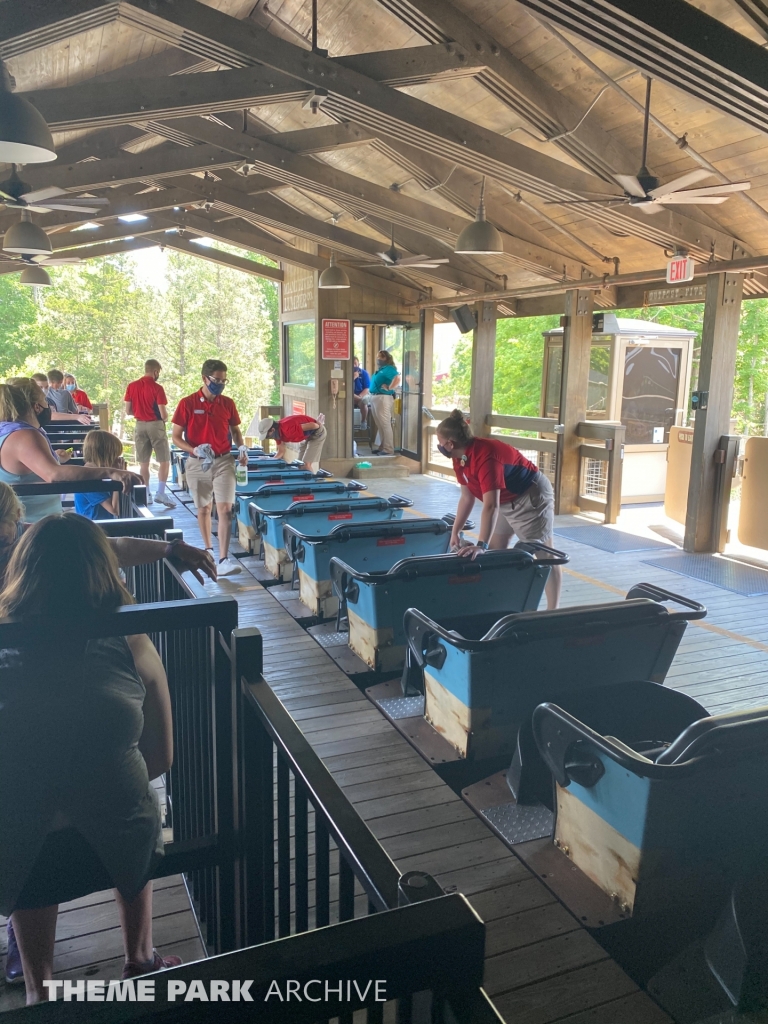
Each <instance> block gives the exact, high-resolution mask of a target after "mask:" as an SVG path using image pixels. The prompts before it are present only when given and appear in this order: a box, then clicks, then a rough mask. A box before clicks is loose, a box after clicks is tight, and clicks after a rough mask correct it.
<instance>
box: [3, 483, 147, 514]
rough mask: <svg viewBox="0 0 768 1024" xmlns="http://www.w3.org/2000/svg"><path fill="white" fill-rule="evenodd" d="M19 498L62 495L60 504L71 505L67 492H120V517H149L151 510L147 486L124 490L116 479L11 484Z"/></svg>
mask: <svg viewBox="0 0 768 1024" xmlns="http://www.w3.org/2000/svg"><path fill="white" fill-rule="evenodd" d="M11 486H12V487H13V489H14V491H15V492H16V494H17V495H18V497H19V498H21V499H22V501H23V499H24V498H25V497H30V496H34V495H43V494H60V495H62V505H63V506H64V507H65V508H66V507H70V508H71V507H72V504H73V503H72V502H69V501H67V500H66V499H65V498H64V496H65V495H68V494H88V493H92V492H94V491H103V492H106V493H109V494H114V493H115V491H119V492H120V519H136V518H144V519H151V518H152V512H151V511H150V509H149V508H148V507H147V488H146V487H144V485H143V484H140V485H138V486H136V487H133V488H132V489H131V490H130V491H124V490H123V485H122V484H121V483H118V481H117V480H58V481H55V482H52V483H44V482H41V483H30V484H12V485H11Z"/></svg>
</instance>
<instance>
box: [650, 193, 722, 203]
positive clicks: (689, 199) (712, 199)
mask: <svg viewBox="0 0 768 1024" xmlns="http://www.w3.org/2000/svg"><path fill="white" fill-rule="evenodd" d="M730 198H731V197H730V196H689V195H688V194H687V193H686V192H673V193H672V195H671V196H664V197H663V198H662V199H657V200H655V203H656V204H657V205H662V204H664V203H668V204H669V205H670V206H718V205H719V204H720V203H727V202H728V200H729V199H730Z"/></svg>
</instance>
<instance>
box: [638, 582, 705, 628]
mask: <svg viewBox="0 0 768 1024" xmlns="http://www.w3.org/2000/svg"><path fill="white" fill-rule="evenodd" d="M635 597H649V598H650V599H651V600H652V601H673V602H674V603H675V604H680V605H682V606H683V607H684V608H689V609H690V610H691V612H692V614H686V613H685V612H670V613H669V617H670V618H671V619H674V620H678V619H684V620H685V621H686V622H691V621H693V620H695V619H703V618H704V617H705V616H706V614H707V609H706V607H705V606H704V605H703V604H699V602H698V601H694V600H692V599H691V598H690V597H683V596H682V595H681V594H674V593H673V592H672V591H671V590H664V589H663V587H657V586H656V585H655V584H654V583H636V584H635V586H634V587H632V589H631V590H629V591H627V600H628V601H631V600H632V598H635Z"/></svg>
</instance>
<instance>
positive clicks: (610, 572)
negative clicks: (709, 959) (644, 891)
mask: <svg viewBox="0 0 768 1024" xmlns="http://www.w3.org/2000/svg"><path fill="white" fill-rule="evenodd" d="M393 484H394V481H390V480H382V481H380V483H377V482H376V481H372V482H371V485H370V486H371V491H372V492H374V493H378V494H383V495H386V494H389V493H390V492H391V491H392V490H394V489H396V490H397V492H398V493H401V494H404V495H405V496H408V497H411V498H413V500H414V502H415V505H414V509H413V510H412V512H411V513H410V514H416V515H418V514H421V515H431V516H439V515H443V514H444V513H445V512H449V511H453V509H454V508H455V502H456V497H457V491H456V488H455V487H454V486H453V485H452V484H450V483H449V482H447V481H442V480H438V479H434V478H430V477H421V476H412V477H410V478H409V479H408V480H398V481H397V482H396V484H397V486H396V488H395V487H394V486H393ZM177 497H180V496H179V495H177ZM184 498H185V499H188V495H184ZM173 514H174V519H175V522H176V525H177V526H178V527H180V528H182V529H183V530H184V534H185V537H186V538H187V539H188V540H189V541H190V542H191V543H200V535H199V532H198V529H197V521H196V519H195V517H194V515H193V513H192V509H191V506H189V505H188V504H184V503H181V502H180V503H179V506H178V508H177V510H176V511H175V512H174V513H173ZM631 515H632V514H630V515H629V516H627V517H626V518H627V519H630V518H631ZM579 522H582V523H583V522H585V520H583V519H577V518H576V517H570V516H566V517H559V519H558V523H560V524H562V525H576V524H578V523H579ZM618 528H619V529H623V530H626V529H627V528H628V527H627V525H626V524H625V523H624V522H620V524H619V527H618ZM647 535H648V536H656V539H658V537H659V535H658V534H647ZM556 546H560V547H562V549H563V550H566V551H567V552H568V553H569V554H570V556H571V562H570V564H569V566H568V567H566V569H565V575H564V584H563V604H564V605H574V604H582V603H585V602H596V601H605V600H613V599H617V598H619V597H622V596H623V595H624V593H625V592H626V591H627V590H628V589H629V587H630V586H632V585H633V584H635V583H638V582H640V581H641V580H642V581H646V582H651V583H656V584H657V585H660V586H664V587H666V588H668V589H671V590H677V591H679V592H681V593H683V594H685V595H687V596H689V597H692V598H695V599H697V600H700V601H702V602H703V603H705V604H706V605H707V607H708V616H707V618H706V619H705V620H704V621H703V622H698V623H692V624H691V626H690V628H689V629H688V631H687V632H686V634H685V637H684V638H683V641H682V644H681V647H680V650H679V652H678V655H677V657H676V659H675V662H674V665H673V668H672V671H671V672H670V675H669V677H668V680H667V685H671V686H674V687H676V688H678V689H681V690H684V691H685V692H686V693H689V694H691V695H692V696H695V697H696V698H697V699H698V700H700V701H701V703H703V704H704V705H705V706H706V707H707V708H708V710H710V711H713V712H717V711H723V710H726V709H728V708H739V707H747V706H750V705H754V704H760V703H768V597H760V598H741V597H738V596H737V595H735V594H731V593H728V592H726V591H723V590H718V589H717V588H715V587H713V586H711V585H709V584H705V583H699V582H697V581H695V580H692V579H687V578H683V577H680V576H675V575H672V574H671V573H669V572H666V571H664V570H661V569H656V568H653V567H651V566H648V565H645V564H643V559H644V558H647V557H649V554H648V553H647V552H636V553H627V554H618V555H612V554H609V553H606V552H603V551H599V550H597V549H595V548H591V547H587V546H585V545H583V544H579V543H575V542H573V541H566V540H564V539H563V538H561V539H560V541H558V540H556ZM233 547H234V552H235V553H236V554H237V553H239V554H240V555H241V557H240V559H239V560H240V564H241V566H242V568H243V572H242V573H241V574H240V575H239V576H235V577H230V578H228V579H223V580H221V581H220V582H219V583H217V584H211V583H208V584H206V590H207V591H208V592H210V593H211V594H212V595H213V594H232V595H234V596H235V597H236V598H237V600H238V603H239V608H240V624H241V625H243V626H247V625H253V626H256V627H258V628H259V629H260V630H261V631H262V634H263V637H264V675H265V677H266V679H267V680H268V682H269V683H270V685H271V686H272V688H273V689H274V691H275V692H276V693H277V695H278V696H279V697H280V699H281V700H282V701H283V703H284V704H285V706H286V707H287V708H288V710H289V711H290V712H291V714H292V715H293V717H294V718H295V719H296V721H297V722H298V723H299V725H300V726H301V728H302V730H303V731H304V733H305V735H306V736H307V737H308V739H309V740H310V742H311V743H312V745H313V747H314V748H315V750H316V751H317V753H318V754H319V755H320V757H322V759H323V761H324V762H325V764H326V765H327V766H328V768H329V769H330V771H331V772H332V774H333V775H334V777H335V779H336V781H337V782H338V783H339V785H340V786H341V787H342V789H343V790H344V792H345V793H346V795H347V796H348V798H349V799H350V800H351V801H352V803H353V804H354V805H355V807H356V809H357V810H358V812H359V813H360V814H361V815H362V817H363V818H364V819H365V820H366V821H367V822H368V824H369V825H370V827H371V829H372V831H373V832H374V833H375V835H376V836H377V837H378V838H379V840H380V841H381V843H382V845H383V846H384V848H385V849H386V850H387V852H388V853H389V855H390V856H391V857H392V859H393V860H394V861H395V863H396V864H397V866H398V868H399V869H400V870H401V871H408V870H416V869H418V870H423V871H428V872H430V873H431V874H433V875H434V876H435V877H436V878H437V880H438V881H439V882H440V884H441V885H442V886H443V887H444V888H446V889H451V888H454V887H455V888H456V889H457V890H458V891H460V892H462V893H464V894H465V895H466V896H467V897H468V898H469V899H470V901H471V903H472V905H473V906H474V907H475V909H476V910H477V912H478V913H479V914H480V916H481V917H482V918H483V920H484V921H486V923H487V926H488V927H487V949H486V957H487V966H486V976H485V987H486V990H487V991H488V993H489V995H490V996H491V997H492V999H493V1000H494V1002H495V1004H496V1006H497V1007H498V1009H499V1011H500V1013H501V1014H502V1015H503V1016H504V1017H505V1019H507V1020H509V1021H514V1022H515V1024H555V1022H558V1024H559V1022H563V1024H566V1022H567V1024H665V1022H668V1021H669V1020H670V1018H669V1017H668V1016H667V1015H666V1014H665V1013H664V1012H663V1011H662V1010H661V1009H660V1008H659V1007H658V1006H657V1005H656V1003H654V1002H653V1000H652V999H651V998H650V997H649V996H648V995H647V994H646V993H644V992H642V991H640V990H639V989H638V987H637V986H636V985H635V983H634V982H633V981H632V980H631V979H630V978H629V977H628V975H627V974H626V973H625V972H624V971H623V970H622V969H621V968H620V967H619V966H618V965H617V964H615V963H614V962H613V961H612V960H611V959H610V957H609V956H608V955H607V953H606V952H605V951H604V950H603V949H602V947H601V946H600V945H599V944H598V943H597V942H596V941H595V940H594V939H593V938H592V937H591V936H590V935H589V934H588V933H587V932H586V931H585V930H583V929H582V927H581V926H580V923H579V922H578V920H577V919H576V918H575V917H574V916H572V914H571V913H570V912H569V911H568V910H566V909H565V908H564V907H563V906H562V905H561V904H560V903H559V902H558V901H557V899H556V898H555V897H554V896H553V895H552V893H551V892H550V890H549V889H548V888H547V887H546V886H545V885H544V884H543V883H542V882H541V881H540V880H539V879H538V878H536V877H535V876H534V875H533V874H532V873H531V872H530V871H529V869H528V868H527V867H526V866H525V864H524V863H523V861H522V860H521V859H519V858H518V857H517V856H515V854H513V853H512V852H510V850H509V849H508V848H507V847H506V846H505V845H504V844H503V843H502V842H501V840H499V839H498V838H497V837H496V836H495V835H493V834H492V833H491V832H490V830H489V829H488V827H487V826H486V825H485V824H484V823H483V822H482V821H480V819H479V818H477V817H476V816H475V814H474V813H473V812H472V811H471V810H470V809H469V807H468V806H467V805H466V804H465V803H464V802H463V801H462V800H461V798H460V797H459V796H458V795H457V794H455V793H454V792H453V790H452V789H450V788H449V786H447V785H446V784H445V783H443V782H442V781H441V780H440V779H439V778H438V776H437V775H436V774H435V773H434V772H433V771H432V769H431V768H429V767H428V766H427V764H426V763H425V762H424V761H423V760H422V758H421V757H420V756H419V755H418V754H417V753H416V752H415V750H414V749H413V748H412V747H411V746H410V745H409V744H408V743H407V742H406V740H405V739H404V738H403V737H402V736H401V735H400V734H399V733H398V732H397V731H396V730H395V729H394V727H393V726H392V725H391V724H390V723H389V722H387V721H386V719H385V718H384V717H383V716H382V715H381V714H380V712H379V711H378V710H377V709H376V708H375V707H373V706H372V705H371V704H370V702H369V701H368V700H367V698H366V697H365V695H364V694H363V693H362V692H361V691H360V689H358V687H357V686H355V685H354V684H353V683H352V682H351V681H350V679H349V678H348V677H347V676H346V675H345V674H344V673H343V672H342V671H341V669H340V668H339V667H338V666H337V665H336V663H335V662H334V661H333V660H332V659H331V658H330V657H329V655H328V654H327V653H326V651H325V650H323V648H322V647H320V645H319V644H318V643H317V642H316V641H315V640H314V639H313V638H312V636H310V635H309V634H308V633H307V632H306V630H305V629H304V628H303V627H302V626H301V625H300V624H299V623H298V622H297V621H296V619H295V618H294V617H293V616H292V615H291V614H290V611H289V610H287V608H286V607H285V604H286V602H285V598H284V595H283V602H282V603H281V601H280V600H277V599H276V595H275V594H273V593H272V592H271V590H270V589H268V588H265V587H264V586H263V585H262V584H261V582H260V581H259V579H258V578H257V577H258V576H262V575H263V572H260V571H259V570H260V567H261V563H260V562H258V561H257V560H256V559H255V558H254V557H252V556H244V555H243V553H242V551H241V549H239V545H237V544H236V543H235V544H234V545H233ZM673 550H674V549H673ZM282 589H285V588H282ZM288 603H289V602H288ZM156 889H157V895H156V901H155V928H156V944H157V945H158V947H160V948H161V949H162V950H163V951H164V952H166V953H170V952H176V953H178V954H179V955H181V956H182V957H184V959H185V960H187V961H189V960H192V959H196V958H198V957H200V956H201V955H203V951H202V945H201V944H200V940H199V938H198V936H197V932H196V929H195V924H194V918H193V916H192V914H191V911H190V909H189V901H188V898H187V896H186V891H185V890H184V887H183V885H182V884H181V879H180V878H169V879H163V880H161V881H159V882H157V883H156ZM0 936H2V937H3V938H4V933H3V931H0ZM120 949H121V946H120V934H119V928H118V927H117V919H116V912H115V907H114V903H113V901H112V900H111V894H108V893H99V894H95V895H94V896H91V897H88V898H87V899H85V900H81V901H77V902H76V903H73V904H70V905H67V906H66V907H63V908H62V915H61V918H60V924H59V937H58V941H57V960H56V968H57V972H60V973H61V974H65V975H66V976H67V977H72V978H77V977H83V976H86V975H87V976H89V977H90V976H94V975H98V976H99V977H104V978H109V977H116V976H118V975H119V971H120V969H121V966H122V957H121V956H120ZM22 999H23V989H22V990H21V992H19V991H18V990H16V991H10V990H7V989H6V990H3V989H2V986H1V983H0V1009H8V1008H11V1007H12V1006H18V1005H20V1003H21V1002H22Z"/></svg>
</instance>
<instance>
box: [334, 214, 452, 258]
mask: <svg viewBox="0 0 768 1024" xmlns="http://www.w3.org/2000/svg"><path fill="white" fill-rule="evenodd" d="M376 255H377V256H378V257H379V258H380V262H379V263H361V264H360V263H358V264H355V265H356V266H359V267H360V268H361V269H362V268H365V267H382V266H383V267H393V268H394V267H437V266H439V265H440V264H441V263H448V262H449V260H448V257H447V256H446V257H445V258H437V257H436V258H434V259H433V258H432V257H431V256H425V255H424V253H422V254H421V255H420V256H401V255H400V253H399V252H398V251H397V249H396V248H395V225H394V224H393V225H392V242H391V244H390V247H389V249H387V251H386V252H377V253H376ZM345 262H346V261H345Z"/></svg>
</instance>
